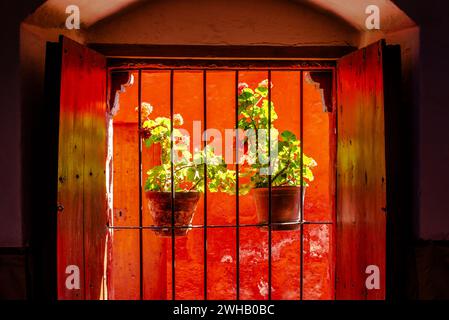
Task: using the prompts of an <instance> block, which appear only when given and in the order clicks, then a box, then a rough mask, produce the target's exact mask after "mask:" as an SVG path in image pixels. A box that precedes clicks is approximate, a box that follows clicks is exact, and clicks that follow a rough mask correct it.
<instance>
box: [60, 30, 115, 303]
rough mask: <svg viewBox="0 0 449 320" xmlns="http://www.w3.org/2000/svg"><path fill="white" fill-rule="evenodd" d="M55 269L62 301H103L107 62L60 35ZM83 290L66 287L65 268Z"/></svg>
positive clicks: (98, 55)
mask: <svg viewBox="0 0 449 320" xmlns="http://www.w3.org/2000/svg"><path fill="white" fill-rule="evenodd" d="M61 42H62V55H63V57H62V64H61V87H60V88H61V93H60V120H59V122H60V124H59V158H58V180H59V181H58V206H59V213H58V222H57V266H58V267H57V272H58V275H57V277H58V298H59V299H99V298H100V291H101V286H102V284H103V262H104V255H103V254H104V248H105V239H106V218H107V214H106V190H105V183H106V179H105V172H104V170H105V143H106V123H105V111H106V60H105V59H104V57H103V56H101V55H100V54H98V53H96V52H94V51H92V50H90V49H87V48H85V47H83V46H81V45H79V44H77V43H76V42H74V41H72V40H70V39H67V38H62V40H61ZM70 265H74V266H77V267H78V268H79V270H80V288H79V289H68V288H67V286H66V278H67V276H68V274H66V268H67V266H70Z"/></svg>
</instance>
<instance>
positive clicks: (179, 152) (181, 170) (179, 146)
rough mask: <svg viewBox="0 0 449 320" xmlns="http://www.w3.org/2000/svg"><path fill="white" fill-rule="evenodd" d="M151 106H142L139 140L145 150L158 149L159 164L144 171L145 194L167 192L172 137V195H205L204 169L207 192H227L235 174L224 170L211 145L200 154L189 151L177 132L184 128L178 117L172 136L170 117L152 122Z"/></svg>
mask: <svg viewBox="0 0 449 320" xmlns="http://www.w3.org/2000/svg"><path fill="white" fill-rule="evenodd" d="M152 110H153V107H152V106H151V105H150V104H148V103H143V104H142V112H141V114H142V132H141V134H142V138H143V140H144V142H145V145H146V146H147V147H151V146H152V145H154V144H159V145H160V146H161V158H160V165H157V166H154V167H153V168H151V169H150V170H148V171H147V179H146V182H145V190H146V191H161V192H170V191H171V184H172V179H171V176H172V168H171V166H172V165H171V160H172V156H171V152H170V150H171V137H172V136H173V181H174V190H175V192H190V191H197V192H204V184H205V183H204V179H205V177H204V167H205V164H207V166H206V171H207V179H208V180H207V185H208V190H209V191H210V192H219V191H220V192H230V190H231V189H232V188H233V186H234V185H235V172H233V171H232V170H227V165H226V163H225V162H224V160H223V158H222V157H221V156H218V155H216V154H215V153H214V149H213V148H212V147H211V146H206V147H205V148H204V149H203V150H201V151H195V152H194V153H193V155H192V153H191V152H190V140H189V138H188V135H184V134H183V133H182V131H181V130H180V129H179V127H181V126H182V125H183V122H184V121H183V117H182V115H180V114H175V115H173V133H172V132H171V129H172V125H171V120H170V118H167V117H157V118H154V119H152V118H151V117H150V116H151V112H152Z"/></svg>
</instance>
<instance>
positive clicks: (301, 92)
mask: <svg viewBox="0 0 449 320" xmlns="http://www.w3.org/2000/svg"><path fill="white" fill-rule="evenodd" d="M299 104H300V105H299V126H300V128H299V141H300V146H301V155H300V168H301V171H300V172H301V175H300V183H301V196H300V198H299V208H300V228H299V232H300V246H301V248H300V250H301V251H300V256H299V265H300V269H299V272H300V275H299V278H300V284H299V298H300V300H303V298H304V284H303V282H304V198H303V194H304V186H303V184H304V173H303V164H304V121H303V120H304V117H303V116H304V114H303V111H304V71H302V70H301V71H300V75H299Z"/></svg>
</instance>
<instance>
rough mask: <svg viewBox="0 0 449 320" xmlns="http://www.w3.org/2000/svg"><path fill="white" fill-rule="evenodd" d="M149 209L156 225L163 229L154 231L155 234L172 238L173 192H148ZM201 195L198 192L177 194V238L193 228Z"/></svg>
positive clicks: (175, 213)
mask: <svg viewBox="0 0 449 320" xmlns="http://www.w3.org/2000/svg"><path fill="white" fill-rule="evenodd" d="M145 194H146V197H147V199H148V208H149V209H150V213H151V216H152V217H153V221H154V225H156V226H158V227H163V228H162V229H154V232H155V233H156V234H158V235H160V236H162V237H171V236H172V231H171V227H172V200H171V192H157V191H147V192H146V193H145ZM199 199H200V194H199V193H198V192H176V193H175V201H174V209H175V210H174V216H175V221H174V222H175V223H174V225H175V227H181V226H183V227H185V228H175V236H185V235H187V233H188V231H189V230H190V229H191V228H188V227H189V226H191V224H192V219H193V215H194V214H195V210H196V206H197V204H198V200H199Z"/></svg>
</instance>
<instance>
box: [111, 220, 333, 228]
mask: <svg viewBox="0 0 449 320" xmlns="http://www.w3.org/2000/svg"><path fill="white" fill-rule="evenodd" d="M320 224H333V222H332V221H302V222H272V223H271V226H285V225H320ZM268 226H269V224H268V223H256V224H240V225H238V226H237V225H233V224H230V225H209V226H204V225H182V226H173V228H174V229H214V228H215V229H216V228H237V227H239V228H249V227H268ZM107 227H108V228H109V229H114V230H138V229H149V230H161V229H171V228H172V226H163V227H162V226H155V225H151V226H142V227H139V226H107Z"/></svg>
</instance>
